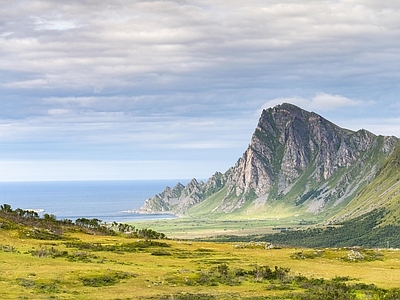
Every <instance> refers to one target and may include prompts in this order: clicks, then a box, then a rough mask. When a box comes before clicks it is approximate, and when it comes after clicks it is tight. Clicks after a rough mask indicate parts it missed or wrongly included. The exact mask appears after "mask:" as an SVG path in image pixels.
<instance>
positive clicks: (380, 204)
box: [332, 146, 400, 226]
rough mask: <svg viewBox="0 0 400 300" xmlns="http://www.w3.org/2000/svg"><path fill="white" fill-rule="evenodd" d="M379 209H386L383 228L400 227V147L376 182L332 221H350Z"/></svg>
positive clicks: (375, 179)
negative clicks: (387, 226) (386, 226)
mask: <svg viewBox="0 0 400 300" xmlns="http://www.w3.org/2000/svg"><path fill="white" fill-rule="evenodd" d="M379 208H385V209H386V215H385V217H384V218H383V219H382V220H381V222H382V224H381V226H385V225H389V224H390V225H400V146H398V147H397V148H396V150H395V151H394V152H393V153H392V155H390V157H389V158H388V159H387V160H386V162H385V163H384V165H383V166H382V167H381V169H380V170H379V171H378V173H377V175H376V177H375V178H374V180H372V181H371V183H370V184H369V185H368V186H366V187H365V188H364V189H363V190H362V191H361V192H360V193H359V194H358V195H357V197H356V198H355V199H353V200H352V201H351V202H350V203H349V205H347V206H346V207H345V208H344V209H343V210H341V211H340V212H339V213H338V214H337V215H336V216H334V218H332V221H340V220H349V219H352V218H356V217H358V216H360V215H362V214H365V213H367V212H369V211H372V210H374V209H379Z"/></svg>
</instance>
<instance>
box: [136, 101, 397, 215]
mask: <svg viewBox="0 0 400 300" xmlns="http://www.w3.org/2000/svg"><path fill="white" fill-rule="evenodd" d="M399 145H400V141H399V139H398V138H396V137H394V136H376V135H374V134H373V133H371V132H369V131H367V130H364V129H361V130H359V131H356V132H355V131H351V130H348V129H344V128H341V127H339V126H337V125H335V124H333V123H331V122H329V121H328V120H326V119H324V118H323V117H321V116H320V115H318V114H316V113H314V112H308V111H305V110H303V109H301V108H299V107H297V106H294V105H291V104H287V103H284V104H282V105H278V106H276V107H274V108H269V109H266V110H264V111H263V112H262V114H261V117H260V120H259V122H258V125H257V128H256V129H255V132H254V134H253V136H252V138H251V143H250V145H249V147H248V148H247V150H246V151H245V152H244V154H243V156H242V157H241V158H239V160H238V161H237V162H236V164H235V165H234V166H233V167H231V168H230V169H228V170H227V171H226V172H225V173H219V172H216V173H215V174H214V175H213V176H212V177H211V178H210V179H209V180H208V181H207V182H202V181H200V182H199V181H197V180H196V179H193V180H192V181H191V182H189V184H187V185H186V186H184V185H182V184H180V183H178V184H177V185H176V186H175V187H173V188H170V187H166V188H165V190H164V191H163V192H162V193H160V194H158V195H155V196H154V197H152V198H149V199H147V200H146V201H145V203H144V205H143V206H142V208H141V211H142V212H143V213H156V212H171V213H174V214H177V215H191V216H198V217H201V216H208V217H214V218H242V217H244V218H248V217H254V218H265V217H275V218H279V217H288V216H293V217H296V218H298V219H301V218H306V217H314V218H318V219H320V220H328V219H329V218H332V217H333V216H335V215H336V219H337V220H339V219H340V220H343V219H346V218H349V217H353V216H357V215H359V214H360V213H362V212H367V211H370V210H371V209H369V208H368V207H369V206H368V204H366V203H365V202H371V203H375V204H374V205H378V202H379V203H382V205H385V204H384V203H386V202H387V201H386V202H384V201H377V200H376V199H375V198H376V197H377V196H378V193H374V189H377V188H378V186H381V185H382V184H383V185H385V187H383V189H385V190H388V191H389V190H390V191H391V192H390V193H394V194H395V193H396V191H397V194H398V186H399V180H398V177H399V176H398V174H399V171H398V170H399V168H398V165H397V169H396V167H394V169H392V170H391V171H390V172H389V171H385V170H388V169H387V168H388V167H391V166H393V164H392V163H388V162H387V159H388V157H389V156H391V155H395V154H394V153H398V152H399V150H398V149H399V148H397V149H396V147H398V146H399ZM395 149H396V151H395ZM397 157H398V156H397ZM377 176H378V177H380V178H382V179H381V181H382V182H379V181H377V180H378V179H377V178H378V177H377ZM385 176H386V177H389V178H386V177H385ZM396 176H397V181H396V179H395V178H396ZM370 184H373V186H374V187H375V188H374V187H372V185H371V187H370V188H369V189H368V188H367V186H369V185H370ZM396 187H397V190H396ZM371 189H372V190H371ZM362 191H363V192H362ZM363 195H364V196H363ZM391 195H392V194H391ZM389 197H390V196H389ZM371 205H372V204H371ZM379 205H381V204H379ZM393 205H395V204H393ZM346 207H347V208H346Z"/></svg>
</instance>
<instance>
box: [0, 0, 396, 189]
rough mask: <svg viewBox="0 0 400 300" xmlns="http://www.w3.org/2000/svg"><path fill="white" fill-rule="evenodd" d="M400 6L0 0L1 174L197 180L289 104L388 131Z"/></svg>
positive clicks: (341, 1)
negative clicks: (272, 111) (266, 115)
mask: <svg viewBox="0 0 400 300" xmlns="http://www.w3.org/2000/svg"><path fill="white" fill-rule="evenodd" d="M399 95H400V2H399V1H392V0H390V1H389V0H313V1H311V0H281V1H275V0H269V1H259V0H247V1H237V0H231V1H226V0H225V1H221V0H213V1H209V0H202V1H197V0H193V1H190V0H188V1H185V0H176V1H168V0H166V1H152V0H148V1H134V0H114V1H105V0H84V1H82V0H79V1H78V0H70V1H58V0H42V1H40V0H29V1H21V0H14V1H6V0H0V181H26V180H28V181H31V180H136V179H175V178H177V179H178V178H194V177H195V178H201V179H203V178H204V179H206V178H208V177H210V176H211V175H212V174H214V172H215V171H220V172H225V171H226V170H227V169H228V168H229V167H231V166H233V165H234V164H235V162H236V161H237V159H238V158H239V157H240V156H241V155H242V154H243V152H244V151H245V150H246V148H247V146H248V144H249V142H250V139H251V135H252V133H253V131H254V129H255V127H256V125H257V122H258V119H259V117H260V114H261V111H262V109H265V108H269V107H273V106H275V105H278V104H281V103H284V102H289V103H293V104H295V105H298V106H300V107H302V108H304V109H306V110H309V111H314V112H316V113H318V114H320V115H321V116H323V117H325V118H327V119H328V120H330V121H332V122H334V123H336V124H337V125H339V126H341V127H344V128H348V129H352V130H359V129H362V128H364V129H367V130H369V131H371V132H373V133H375V134H377V135H378V134H380V135H394V136H397V137H400V100H399Z"/></svg>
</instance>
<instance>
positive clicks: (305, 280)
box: [0, 206, 400, 300]
mask: <svg viewBox="0 0 400 300" xmlns="http://www.w3.org/2000/svg"><path fill="white" fill-rule="evenodd" d="M2 207H3V208H5V210H6V211H4V210H2V211H1V212H0V224H1V228H0V240H1V243H0V264H1V269H2V272H1V274H0V298H1V299H299V300H301V299H399V298H400V289H399V286H398V282H400V252H398V251H395V250H390V249H381V250H378V249H375V250H372V249H366V248H359V247H356V248H354V247H352V248H348V247H347V248H314V249H311V248H297V249H296V248H289V247H285V246H283V245H281V246H277V245H276V244H273V243H270V242H265V241H247V242H205V241H202V242H201V241H193V240H192V241H189V240H181V241H180V240H171V239H166V238H165V236H164V235H162V234H160V233H158V232H156V231H153V230H151V229H146V230H140V229H138V230H137V229H136V228H134V227H133V226H132V225H126V226H125V225H124V226H118V224H117V225H116V224H111V225H107V227H105V228H101V229H100V230H97V227H98V226H106V224H102V223H101V221H99V220H96V221H95V222H86V221H85V220H83V223H80V222H78V224H77V223H76V222H69V221H67V222H65V221H57V219H56V218H55V217H54V218H53V217H39V216H36V215H34V214H32V215H29V216H27V215H25V216H20V215H18V213H17V214H16V213H15V211H14V210H12V209H11V208H10V207H8V206H2ZM128 226H130V227H128ZM123 228H125V229H124V230H121V229H123ZM106 229H107V230H106ZM128 229H129V230H128ZM33 232H36V233H35V234H32V233H33ZM27 233H29V235H28V234H27ZM161 237H163V239H161ZM388 278H390V280H388Z"/></svg>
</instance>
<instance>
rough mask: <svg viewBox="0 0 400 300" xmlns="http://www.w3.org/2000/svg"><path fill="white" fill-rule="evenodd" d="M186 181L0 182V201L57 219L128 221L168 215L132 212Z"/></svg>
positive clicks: (13, 207) (166, 216) (12, 206)
mask: <svg viewBox="0 0 400 300" xmlns="http://www.w3.org/2000/svg"><path fill="white" fill-rule="evenodd" d="M177 182H181V183H182V184H186V183H187V182H188V180H134V181H47V182H43V181H38V182H0V204H9V205H11V208H12V209H16V208H21V209H24V210H35V211H37V212H39V214H40V215H43V214H44V213H48V214H53V215H55V216H56V218H57V219H59V220H60V219H71V220H73V221H75V220H76V219H77V218H88V219H92V218H97V219H100V220H102V221H104V222H111V221H116V222H128V221H135V220H144V219H154V218H173V216H172V215H162V214H159V215H158V214H155V215H144V214H138V213H135V212H134V211H135V210H138V209H139V208H140V207H141V206H142V205H143V203H144V201H145V200H146V199H147V198H150V197H152V196H154V195H155V194H158V193H160V192H162V191H163V190H164V188H165V187H166V186H170V187H173V186H174V185H175V184H176V183H177Z"/></svg>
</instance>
